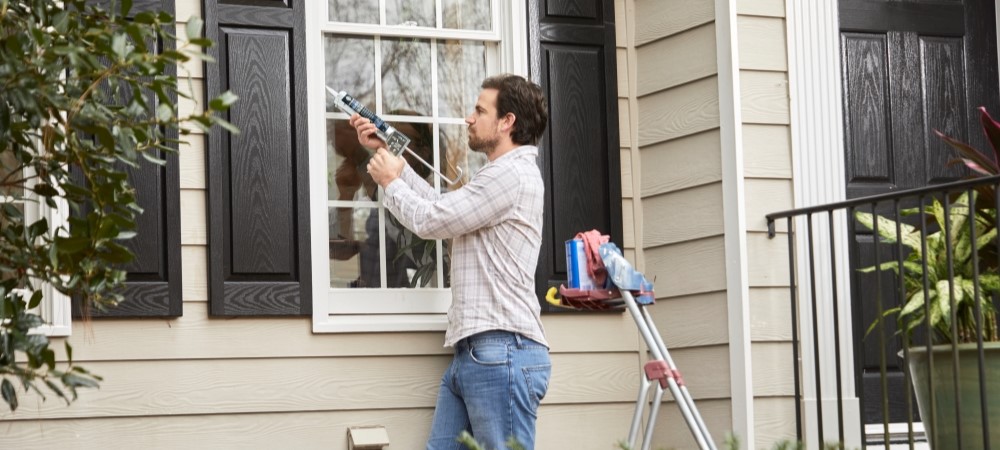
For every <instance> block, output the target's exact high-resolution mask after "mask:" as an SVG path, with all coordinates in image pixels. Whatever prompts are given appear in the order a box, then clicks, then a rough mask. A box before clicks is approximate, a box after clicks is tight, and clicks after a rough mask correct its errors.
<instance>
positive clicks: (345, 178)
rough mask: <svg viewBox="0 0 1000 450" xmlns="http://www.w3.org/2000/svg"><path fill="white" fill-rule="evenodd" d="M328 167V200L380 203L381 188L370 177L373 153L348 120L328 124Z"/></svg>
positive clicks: (332, 121)
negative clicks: (379, 191) (369, 168)
mask: <svg viewBox="0 0 1000 450" xmlns="http://www.w3.org/2000/svg"><path fill="white" fill-rule="evenodd" d="M326 132H327V133H326V135H327V139H326V148H327V152H326V156H327V159H326V164H327V170H329V173H328V174H327V180H328V185H329V186H328V190H327V198H328V199H329V200H348V201H350V200H355V201H366V200H372V201H374V200H377V192H378V185H377V184H376V183H375V180H373V179H372V177H371V175H368V171H367V165H368V159H369V158H371V155H372V152H371V150H369V149H367V148H365V147H362V146H361V143H359V142H358V135H357V133H356V132H355V131H354V127H352V126H351V124H350V123H348V122H347V121H346V120H332V119H328V120H327V121H326Z"/></svg>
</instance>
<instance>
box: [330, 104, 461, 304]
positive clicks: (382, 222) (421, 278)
mask: <svg viewBox="0 0 1000 450" xmlns="http://www.w3.org/2000/svg"><path fill="white" fill-rule="evenodd" d="M392 114H394V115H416V113H414V112H412V111H407V110H396V111H393V112H392ZM392 125H393V127H395V128H396V129H397V130H399V131H400V132H402V133H404V134H406V135H407V136H408V137H409V138H410V140H411V141H410V145H409V147H410V149H411V150H413V151H414V153H416V154H418V155H420V157H421V158H424V159H425V160H426V161H428V162H430V163H432V164H433V161H434V159H433V153H434V139H433V131H432V130H433V127H432V125H431V124H428V123H417V122H399V121H397V122H392ZM327 149H328V151H327V162H328V164H329V167H330V169H329V173H328V180H329V181H328V184H329V187H328V195H329V199H330V200H338V201H341V202H350V203H353V204H355V205H354V206H350V207H346V206H335V207H330V208H328V210H329V217H328V220H329V223H330V230H329V232H330V248H329V251H330V259H331V286H332V287H337V288H381V287H388V288H407V287H438V286H439V285H440V282H439V281H438V276H439V275H438V272H439V271H438V256H437V255H438V251H439V248H440V247H441V244H440V243H439V242H438V241H435V240H425V239H422V238H420V237H419V236H417V235H416V234H414V233H413V232H412V231H410V230H408V229H406V228H405V227H403V226H402V224H400V223H399V221H398V220H396V218H395V217H393V216H392V215H391V214H389V213H388V212H387V211H385V210H382V211H381V212H382V214H383V215H382V216H380V208H379V203H378V193H379V191H378V187H377V185H376V184H375V182H374V180H372V178H371V176H370V175H368V173H367V170H366V166H367V163H368V159H369V158H370V157H371V150H370V149H367V148H364V147H363V146H361V145H360V143H359V142H358V141H357V134H356V133H355V132H354V129H353V128H352V127H351V126H350V125H349V124H348V123H347V121H346V120H327ZM404 157H405V158H407V163H408V164H409V165H410V167H412V168H413V170H414V171H415V172H416V173H417V174H418V175H419V176H421V177H423V178H424V179H426V180H432V177H433V174H432V172H431V170H430V169H428V168H427V167H425V166H424V165H422V164H421V163H420V162H419V161H416V159H415V158H414V156H413V155H411V154H409V153H404ZM382 246H384V247H385V251H384V253H382V252H381V247H382ZM442 258H443V261H444V267H445V271H446V270H447V267H448V263H447V261H448V256H447V255H442ZM383 271H384V272H385V273H384V274H383ZM441 276H442V277H445V278H446V274H444V273H442V274H441ZM383 277H384V280H383ZM446 286H447V284H446Z"/></svg>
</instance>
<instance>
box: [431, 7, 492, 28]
mask: <svg viewBox="0 0 1000 450" xmlns="http://www.w3.org/2000/svg"><path fill="white" fill-rule="evenodd" d="M441 18H442V20H443V21H444V27H445V28H455V29H460V30H483V31H490V30H491V29H493V27H492V26H491V25H490V2H488V1H483V0H444V1H442V2H441Z"/></svg>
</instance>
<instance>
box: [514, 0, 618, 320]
mask: <svg viewBox="0 0 1000 450" xmlns="http://www.w3.org/2000/svg"><path fill="white" fill-rule="evenodd" d="M528 9H529V15H530V24H529V29H530V30H531V31H530V33H531V36H530V39H529V46H530V59H531V60H530V64H531V77H532V79H533V80H534V81H535V82H537V83H539V84H540V85H541V86H542V89H543V90H544V91H545V93H546V96H547V97H548V101H549V126H548V130H547V132H546V133H545V135H544V136H542V141H541V142H540V143H539V147H540V155H541V161H540V164H541V167H542V174H543V175H542V176H543V177H544V178H545V182H546V186H545V189H546V199H545V228H544V232H543V239H542V250H541V255H540V256H539V263H538V270H537V272H536V273H535V285H536V289H537V291H538V295H539V298H544V294H545V291H546V290H548V288H549V286H558V285H559V284H560V283H564V282H565V280H566V253H565V249H564V245H563V242H564V241H565V240H567V239H570V238H572V237H573V236H574V235H575V234H576V233H578V232H580V231H587V230H591V229H597V230H600V231H601V232H602V233H605V234H608V235H610V236H611V240H612V241H613V242H615V243H616V244H618V246H619V247H621V246H622V218H621V207H622V205H621V204H622V199H621V168H620V163H619V152H620V148H619V147H620V144H619V137H618V99H617V95H618V88H617V76H616V75H617V74H616V59H615V58H616V55H615V17H614V2H613V1H612V0H529V6H528ZM545 305H546V304H545V303H544V302H543V306H545Z"/></svg>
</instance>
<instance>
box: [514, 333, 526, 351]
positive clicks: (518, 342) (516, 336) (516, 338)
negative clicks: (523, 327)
mask: <svg viewBox="0 0 1000 450" xmlns="http://www.w3.org/2000/svg"><path fill="white" fill-rule="evenodd" d="M514 340H515V341H516V342H517V348H524V345H523V343H522V342H521V334H520V333H514Z"/></svg>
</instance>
